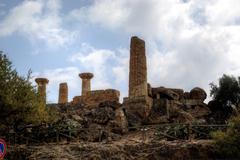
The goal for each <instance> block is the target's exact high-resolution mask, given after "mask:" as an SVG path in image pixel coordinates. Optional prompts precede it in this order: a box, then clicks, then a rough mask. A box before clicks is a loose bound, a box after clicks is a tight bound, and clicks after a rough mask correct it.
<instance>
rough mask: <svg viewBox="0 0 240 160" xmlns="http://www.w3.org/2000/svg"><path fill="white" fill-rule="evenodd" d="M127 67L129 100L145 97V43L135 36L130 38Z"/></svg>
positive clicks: (146, 93)
mask: <svg viewBox="0 0 240 160" xmlns="http://www.w3.org/2000/svg"><path fill="white" fill-rule="evenodd" d="M129 66H130V68H129V92H128V94H129V95H128V96H129V98H133V97H138V96H147V95H148V92H147V62H146V54H145V42H144V41H143V40H141V39H139V38H138V37H135V36H134V37H132V38H131V44H130V65H129Z"/></svg>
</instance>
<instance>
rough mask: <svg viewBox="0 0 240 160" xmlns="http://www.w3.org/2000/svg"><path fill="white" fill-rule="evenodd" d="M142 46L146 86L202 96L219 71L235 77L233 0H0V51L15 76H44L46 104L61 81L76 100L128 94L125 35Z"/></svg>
mask: <svg viewBox="0 0 240 160" xmlns="http://www.w3.org/2000/svg"><path fill="white" fill-rule="evenodd" d="M133 35H137V36H138V37H140V38H142V39H144V40H145V42H146V50H147V62H148V81H149V82H150V83H151V85H152V86H153V87H157V86H166V87H178V88H183V89H185V90H187V91H188V90H190V89H192V88H193V87H196V86H199V87H202V88H204V89H206V90H207V91H209V83H210V82H212V81H215V82H217V79H218V78H219V77H220V76H222V74H223V73H226V74H232V75H235V76H237V75H238V76H239V75H240V74H239V73H240V61H239V60H240V0H78V1H76V0H67V1H63V0H35V1H33V0H26V1H23V0H0V50H2V51H4V52H5V53H6V54H7V55H8V56H9V58H10V60H11V61H12V62H13V64H14V66H15V67H16V69H17V71H18V72H19V73H20V74H21V75H26V73H27V72H28V70H29V69H31V70H32V71H33V76H35V77H47V78H48V79H49V80H50V82H49V85H48V88H47V94H48V102H57V99H58V85H59V83H61V82H67V83H68V86H69V99H70V100H71V99H72V97H73V96H75V95H80V93H81V81H80V78H79V77H78V74H79V73H80V72H86V71H87V72H92V73H94V76H95V77H94V78H93V79H92V89H105V88H116V89H118V90H120V91H121V96H122V97H124V96H126V95H127V90H128V60H129V42H130V37H131V36H133Z"/></svg>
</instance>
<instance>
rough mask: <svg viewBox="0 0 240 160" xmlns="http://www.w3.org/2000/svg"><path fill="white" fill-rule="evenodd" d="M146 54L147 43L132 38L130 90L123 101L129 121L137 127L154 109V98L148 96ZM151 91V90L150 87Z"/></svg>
mask: <svg viewBox="0 0 240 160" xmlns="http://www.w3.org/2000/svg"><path fill="white" fill-rule="evenodd" d="M145 52H146V51H145V42H144V41H143V40H142V39H140V38H138V37H135V36H134V37H132V38H131V43H130V62H129V90H128V97H127V98H124V101H123V106H124V107H125V109H126V112H127V114H128V116H129V117H128V119H129V120H130V121H132V123H133V124H132V125H137V124H138V123H141V121H142V120H144V119H145V118H147V117H148V115H149V114H150V111H151V108H152V98H151V97H149V96H148V95H149V94H148V84H147V61H146V53H145ZM149 89H150V90H151V87H150V85H149ZM150 92H151V91H150ZM131 117H135V120H134V119H132V120H131Z"/></svg>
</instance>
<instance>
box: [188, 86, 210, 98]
mask: <svg viewBox="0 0 240 160" xmlns="http://www.w3.org/2000/svg"><path fill="white" fill-rule="evenodd" d="M190 98H191V99H199V100H202V101H204V100H205V99H206V98H207V93H206V92H205V91H204V90H203V89H202V88H199V87H195V88H193V89H192V90H191V91H190Z"/></svg>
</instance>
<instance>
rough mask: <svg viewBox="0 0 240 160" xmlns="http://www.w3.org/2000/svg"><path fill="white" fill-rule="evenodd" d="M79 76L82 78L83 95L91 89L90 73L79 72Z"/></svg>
mask: <svg viewBox="0 0 240 160" xmlns="http://www.w3.org/2000/svg"><path fill="white" fill-rule="evenodd" d="M79 77H80V78H81V79H82V96H85V95H86V94H87V92H88V91H91V79H92V78H93V74H92V73H81V74H79Z"/></svg>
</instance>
